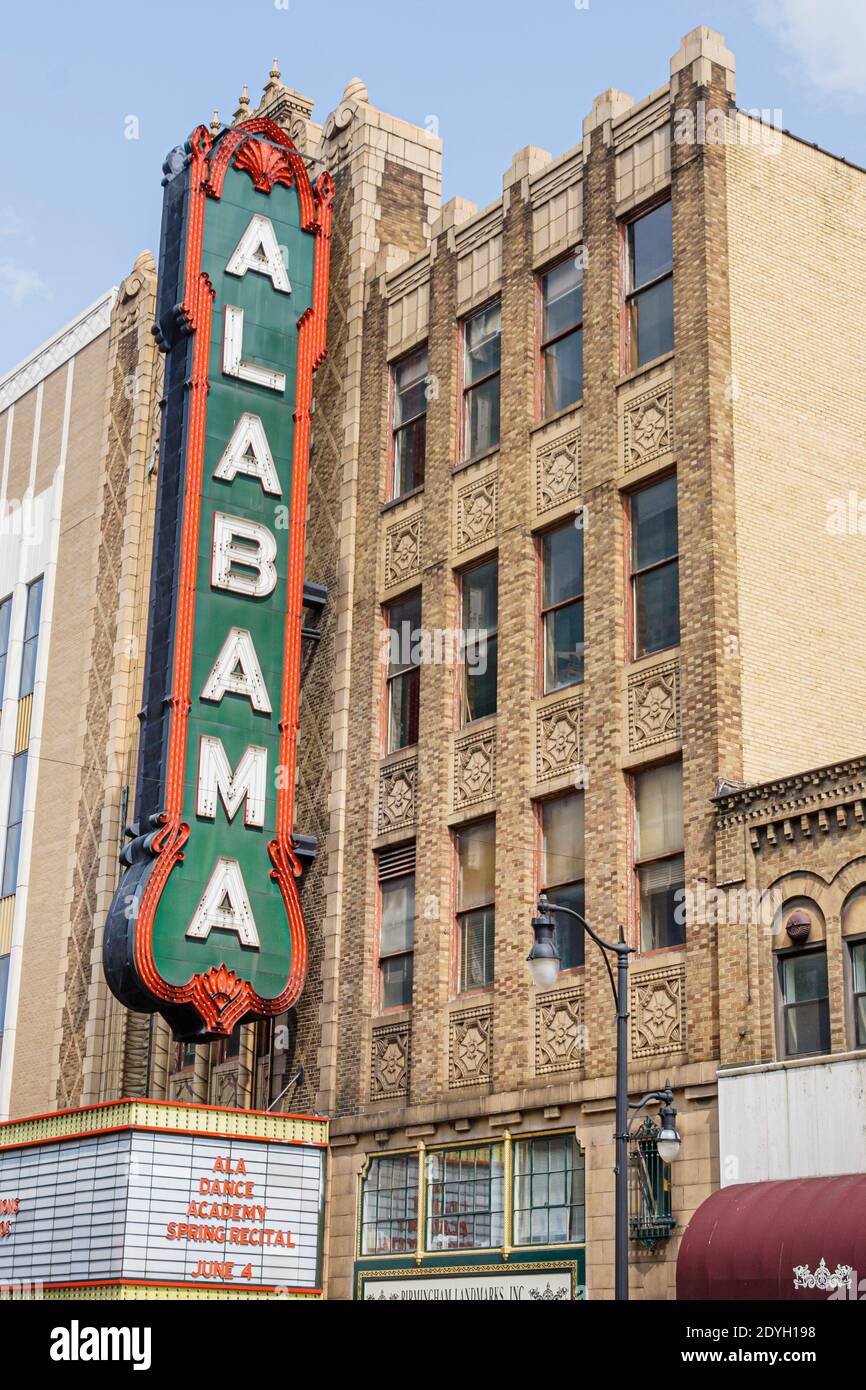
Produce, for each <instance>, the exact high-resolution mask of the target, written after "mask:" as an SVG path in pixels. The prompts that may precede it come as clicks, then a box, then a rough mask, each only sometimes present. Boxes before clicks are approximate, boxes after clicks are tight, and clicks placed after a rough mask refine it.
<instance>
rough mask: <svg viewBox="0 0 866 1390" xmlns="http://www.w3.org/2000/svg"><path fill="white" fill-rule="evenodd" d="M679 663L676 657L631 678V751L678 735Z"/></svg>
mask: <svg viewBox="0 0 866 1390" xmlns="http://www.w3.org/2000/svg"><path fill="white" fill-rule="evenodd" d="M680 733H681V729H680V663H679V661H678V660H677V659H676V658H675V659H674V660H673V661H665V662H663V663H662V664H661V665H660V666H652V667H650V669H649V670H648V671H646V670H645V671H640V672H637V673H635V674H634V675H632V676H629V678H628V751H629V752H630V753H638V752H640V750H641V749H642V748H650V747H652V745H653V744H654V743H663V742H664V741H665V739H669V738H679V737H680Z"/></svg>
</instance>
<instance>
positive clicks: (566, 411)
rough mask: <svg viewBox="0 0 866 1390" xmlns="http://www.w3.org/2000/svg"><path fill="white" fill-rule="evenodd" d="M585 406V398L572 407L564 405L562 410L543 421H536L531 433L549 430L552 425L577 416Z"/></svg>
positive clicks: (547, 416) (545, 417)
mask: <svg viewBox="0 0 866 1390" xmlns="http://www.w3.org/2000/svg"><path fill="white" fill-rule="evenodd" d="M582 406H583V397H582V396H581V398H580V400H579V401H573V402H572V404H571V405H564V406H563V407H562V410H557V411H554V413H553V415H545V416H544V418H543V419H542V420H536V422H535V424H534V425H531V426H530V429H529V433H530V434H535V433H536V431H537V430H546V429H549V428H550V426H551V425H557V424H559V422H560V420H566V419H567V418H568V416H569V415H574V414H576V413H577V412H578V411H579V410H580V409H581V407H582Z"/></svg>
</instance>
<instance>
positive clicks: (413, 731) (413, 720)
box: [385, 593, 421, 753]
mask: <svg viewBox="0 0 866 1390" xmlns="http://www.w3.org/2000/svg"><path fill="white" fill-rule="evenodd" d="M420 626H421V595H420V593H415V594H410V595H409V597H408V598H404V599H400V600H399V601H398V602H397V603H392V604H389V606H388V607H387V608H386V609H385V627H386V629H387V631H388V634H389V643H390V646H389V652H388V678H387V687H388V692H387V694H388V730H387V735H386V740H385V745H386V747H385V751H386V752H388V753H394V752H396V751H397V749H398V748H408V747H410V746H411V745H412V744H413V743H417V742H418V707H419V701H420V694H421V684H420V681H421V674H420V671H419V668H418V650H417V640H418V630H419V628H420Z"/></svg>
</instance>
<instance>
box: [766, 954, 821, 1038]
mask: <svg viewBox="0 0 866 1390" xmlns="http://www.w3.org/2000/svg"><path fill="white" fill-rule="evenodd" d="M778 961H779V989H780V993H781V1010H782V1036H783V1039H784V1047H785V1056H786V1057H803V1056H807V1055H808V1054H809V1053H813V1052H829V1051H830V1000H829V996H828V990H827V952H826V950H825V948H824V947H823V946H822V947H821V948H820V949H817V950H811V951H797V952H788V953H787V954H785V955H780V956H779V958H778Z"/></svg>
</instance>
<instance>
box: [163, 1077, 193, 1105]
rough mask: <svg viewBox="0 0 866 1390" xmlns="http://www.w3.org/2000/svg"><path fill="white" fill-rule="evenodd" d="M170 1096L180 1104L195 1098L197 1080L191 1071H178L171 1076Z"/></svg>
mask: <svg viewBox="0 0 866 1390" xmlns="http://www.w3.org/2000/svg"><path fill="white" fill-rule="evenodd" d="M168 1098H169V1100H173V1101H176V1102H177V1103H178V1104H179V1105H185V1104H187V1102H192V1101H194V1100H195V1080H194V1077H193V1074H192V1072H191V1071H184V1072H178V1073H177V1075H175V1076H170V1077H169V1079H168Z"/></svg>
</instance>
